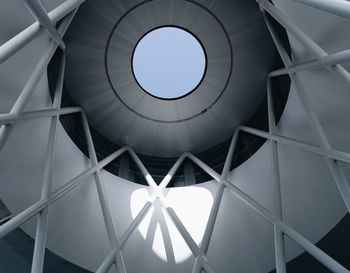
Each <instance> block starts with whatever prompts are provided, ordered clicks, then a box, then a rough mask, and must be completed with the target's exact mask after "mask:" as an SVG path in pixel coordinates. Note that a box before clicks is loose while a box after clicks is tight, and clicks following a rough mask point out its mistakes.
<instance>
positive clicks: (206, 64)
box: [131, 25, 208, 100]
mask: <svg viewBox="0 0 350 273" xmlns="http://www.w3.org/2000/svg"><path fill="white" fill-rule="evenodd" d="M162 28H175V29H180V30H182V31H184V32H186V33H187V34H189V35H191V36H192V37H193V38H194V39H195V40H196V41H197V42H198V44H199V45H200V47H201V49H202V52H203V54H204V69H203V72H202V76H201V79H200V80H199V81H198V83H197V84H196V85H195V87H193V88H191V89H190V90H187V91H185V92H182V93H183V95H180V96H176V97H161V96H157V95H155V94H153V93H152V92H151V91H150V90H147V89H146V88H144V87H143V86H142V84H141V83H140V82H139V80H138V78H137V76H136V73H135V71H134V56H135V51H136V49H137V47H138V45H139V44H140V42H141V41H142V40H143V38H145V37H146V36H147V35H148V34H150V33H152V32H154V31H156V30H159V29H162ZM207 68H208V56H207V52H206V50H205V47H204V46H203V43H202V42H201V40H200V39H199V38H198V37H197V36H196V35H195V34H194V33H193V32H191V31H190V30H188V29H186V28H184V27H181V26H177V25H162V26H158V27H155V28H153V29H151V30H149V31H147V32H146V33H145V34H144V35H142V37H141V38H140V39H139V40H138V41H137V43H136V45H135V47H134V49H133V52H132V56H131V71H132V74H133V77H134V79H135V81H136V83H137V85H138V86H139V87H140V88H141V89H142V90H143V91H144V92H146V93H147V94H148V95H150V96H152V97H154V98H157V99H160V100H178V99H182V98H184V97H187V96H188V95H190V94H192V93H193V92H194V91H195V90H197V89H198V87H199V86H200V85H201V84H202V82H203V80H204V78H205V76H206V73H207Z"/></svg>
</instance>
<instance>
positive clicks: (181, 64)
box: [132, 27, 206, 99]
mask: <svg viewBox="0 0 350 273" xmlns="http://www.w3.org/2000/svg"><path fill="white" fill-rule="evenodd" d="M132 66H133V72H134V75H135V78H136V80H137V82H138V83H139V85H140V86H141V87H142V88H143V89H144V90H145V91H146V92H148V93H149V94H151V95H153V96H155V97H158V98H162V99H175V98H179V97H182V96H184V95H186V94H188V93H190V92H192V91H193V90H194V89H196V87H197V86H198V85H199V84H200V82H201V81H202V79H203V77H204V74H205V69H206V56H205V52H204V49H203V47H202V45H201V44H200V42H199V41H198V40H197V38H195V37H194V36H193V35H192V34H190V33H189V32H187V31H185V30H183V29H181V28H178V27H162V28H158V29H155V30H153V31H151V32H149V33H148V34H146V35H145V36H144V37H143V38H142V39H141V40H140V41H139V43H138V44H137V46H136V48H135V52H134V55H133V60H132Z"/></svg>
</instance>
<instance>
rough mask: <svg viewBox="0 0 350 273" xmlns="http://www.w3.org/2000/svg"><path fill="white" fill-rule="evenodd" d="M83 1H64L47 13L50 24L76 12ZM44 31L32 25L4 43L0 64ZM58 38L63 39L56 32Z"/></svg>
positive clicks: (1, 47) (37, 25) (37, 24)
mask: <svg viewBox="0 0 350 273" xmlns="http://www.w3.org/2000/svg"><path fill="white" fill-rule="evenodd" d="M84 1H85V0H66V1H65V2H63V3H62V4H61V5H59V6H58V7H57V8H55V9H54V10H52V11H50V12H49V13H48V16H49V18H50V20H51V22H52V24H56V23H57V22H58V21H59V20H61V19H63V18H64V17H65V16H67V15H68V14H70V13H72V12H73V11H74V10H76V9H77V8H78V7H79V5H80V4H82V3H83V2H84ZM43 32H44V29H43V28H42V27H41V26H40V24H39V23H38V22H35V23H33V24H32V25H30V26H29V27H27V28H26V29H24V30H23V31H22V32H20V33H19V34H17V35H16V36H15V37H13V38H12V39H10V40H8V41H7V42H6V43H4V44H2V45H1V46H0V64H1V63H3V62H5V61H6V60H7V59H9V58H10V57H11V56H13V55H14V54H15V53H16V52H18V51H19V50H21V49H22V48H23V47H25V46H26V45H27V44H29V43H30V42H31V41H33V40H34V39H35V38H37V37H39V36H40V34H41V33H43ZM58 33H59V35H60V37H63V34H64V33H60V32H58Z"/></svg>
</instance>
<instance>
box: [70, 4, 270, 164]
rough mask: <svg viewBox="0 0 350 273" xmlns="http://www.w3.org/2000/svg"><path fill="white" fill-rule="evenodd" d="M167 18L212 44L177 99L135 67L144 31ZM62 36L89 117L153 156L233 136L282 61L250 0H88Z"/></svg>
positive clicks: (108, 134)
mask: <svg viewBox="0 0 350 273" xmlns="http://www.w3.org/2000/svg"><path fill="white" fill-rule="evenodd" d="M164 26H175V27H179V28H181V29H184V30H186V31H188V32H189V33H191V34H192V35H193V36H194V37H196V38H197V39H198V40H199V41H200V43H201V45H202V46H203V49H204V51H205V54H206V73H205V75H204V77H203V79H202V81H201V82H200V84H199V85H198V87H197V88H196V89H195V90H194V91H193V92H190V93H189V94H188V95H186V96H183V97H180V98H178V99H172V100H165V99H161V98H157V97H154V96H152V95H150V94H149V93H147V92H145V91H144V90H143V89H142V88H141V86H140V85H139V84H138V82H137V80H136V79H135V77H134V73H133V69H132V56H133V52H134V50H135V47H136V45H137V44H138V42H139V41H140V39H141V38H142V37H143V36H144V35H145V34H147V33H149V32H150V31H151V30H154V29H157V28H161V27H164ZM65 40H66V43H67V44H68V45H69V46H68V53H67V54H68V55H67V69H66V78H65V84H66V87H67V90H68V91H69V94H70V96H71V97H72V99H73V100H74V102H75V103H76V104H78V105H80V106H82V107H83V108H84V110H85V112H86V113H87V117H88V120H89V123H90V125H91V126H92V127H93V128H94V129H95V130H96V131H97V132H98V133H99V134H101V135H103V136H104V137H105V138H107V139H108V140H109V141H111V142H112V143H115V144H116V145H119V146H122V145H125V144H128V145H130V146H132V147H133V148H134V149H135V151H137V152H138V153H141V154H144V155H149V156H158V157H176V156H178V155H179V154H181V153H182V152H184V151H190V152H192V153H199V152H202V151H205V150H208V149H209V148H211V147H214V146H216V145H218V144H220V143H223V142H224V141H226V140H227V139H228V138H230V137H231V135H232V133H233V130H234V128H235V127H236V126H237V125H239V124H243V123H245V122H247V121H248V120H249V119H250V118H251V117H252V116H253V115H254V113H256V111H257V109H258V106H259V105H260V104H261V102H262V101H263V99H264V98H265V95H266V76H267V73H268V72H269V71H270V70H271V69H272V68H273V67H274V66H275V64H276V49H275V47H274V45H273V42H272V40H271V38H270V36H269V34H268V30H267V28H266V26H265V23H264V20H263V18H262V15H261V13H260V11H259V8H258V5H257V4H256V3H255V1H253V0H214V1H209V0H198V1H193V0H147V1H137V0H125V1H121V0H120V1H111V0H100V1H87V2H86V3H85V4H83V5H82V6H81V8H80V9H79V12H78V13H77V15H76V17H75V19H74V21H73V23H72V25H71V26H70V29H69V32H68V33H67V36H66V38H65Z"/></svg>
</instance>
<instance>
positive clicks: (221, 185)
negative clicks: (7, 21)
mask: <svg viewBox="0 0 350 273" xmlns="http://www.w3.org/2000/svg"><path fill="white" fill-rule="evenodd" d="M23 1H24V3H25V4H26V6H27V7H28V9H29V10H30V11H31V12H32V14H33V16H34V17H35V18H36V20H37V21H36V22H35V23H34V24H32V25H31V26H29V27H28V28H26V29H25V30H23V31H22V32H20V33H19V34H18V35H16V36H15V37H13V38H12V39H10V40H9V41H7V42H6V43H4V44H3V45H2V46H1V47H0V63H3V62H4V61H6V60H7V59H8V58H10V57H11V56H13V55H14V54H16V53H17V52H18V51H19V50H20V49H22V48H23V47H24V46H25V45H27V44H28V43H30V42H31V41H32V40H34V39H35V38H37V37H38V36H39V35H41V34H42V32H44V31H45V32H47V33H48V35H49V36H50V37H51V42H50V44H49V46H48V47H47V49H46V51H45V52H44V53H43V55H42V57H41V59H40V60H39V62H38V64H37V65H36V66H35V68H34V70H33V72H32V74H31V76H30V78H29V80H28V82H27V83H26V85H25V86H24V88H23V90H22V92H21V93H20V95H19V97H18V98H17V100H16V102H15V104H14V105H13V107H12V109H11V110H10V112H9V113H6V114H0V126H2V127H1V128H0V147H1V146H2V145H4V143H5V142H6V139H7V137H8V136H9V134H10V132H11V130H12V128H13V126H14V124H15V123H16V122H17V121H18V120H29V119H36V118H41V117H50V118H51V126H50V131H49V140H48V150H47V155H46V156H47V160H46V162H47V163H46V165H45V171H44V181H43V186H42V191H41V199H40V200H39V201H38V202H36V203H34V204H33V205H31V206H30V207H28V208H26V209H25V210H24V211H22V212H21V213H19V214H18V215H16V216H15V217H14V218H12V219H11V220H10V221H8V222H7V223H5V224H4V225H2V226H0V238H2V237H4V236H6V235H7V234H8V233H10V232H11V231H13V230H14V229H16V228H18V227H19V226H20V225H21V224H23V223H24V222H26V221H27V220H28V219H30V218H32V217H34V216H36V215H38V220H37V229H36V237H35V246H34V254H33V262H32V269H31V272H32V273H41V272H42V271H43V263H44V256H45V255H44V254H45V245H46V233H47V225H48V221H49V217H48V211H49V208H50V206H51V205H52V204H53V203H54V202H56V201H57V200H58V199H60V198H61V197H63V196H64V195H66V194H68V193H69V192H71V191H73V190H74V189H76V188H77V187H78V186H79V185H80V184H82V183H83V182H86V181H87V178H88V177H90V176H93V177H94V180H95V182H96V186H97V191H98V196H99V200H100V204H101V208H102V212H103V217H104V222H105V225H106V230H107V234H108V238H109V241H110V245H111V250H110V252H109V254H108V255H107V257H106V258H105V260H104V261H103V263H102V264H101V266H100V267H99V268H98V270H97V271H96V272H97V273H106V272H108V270H109V269H110V268H111V267H112V266H113V265H114V266H115V268H116V270H117V272H118V273H126V272H127V270H126V267H125V264H124V258H123V252H122V251H123V247H124V246H125V244H126V243H127V241H128V239H129V237H130V236H131V234H132V233H133V232H134V231H135V229H136V228H137V227H138V225H139V224H140V223H141V222H142V220H143V219H144V217H145V215H146V214H147V212H148V211H149V210H150V208H151V207H152V206H153V205H154V202H156V200H159V201H160V202H161V204H162V206H163V207H164V208H165V211H166V212H167V213H168V215H169V216H170V218H171V219H172V221H173V222H174V224H175V226H176V227H177V229H178V231H179V232H180V234H181V235H182V237H183V239H184V240H185V242H186V243H187V245H188V247H189V248H190V250H191V251H192V253H193V255H194V256H195V264H194V266H193V270H192V273H200V272H201V271H202V270H204V271H205V272H206V273H214V272H217V271H216V270H215V269H214V268H212V266H211V265H210V262H209V261H208V259H207V257H206V253H207V251H208V248H209V243H210V239H211V235H212V233H213V229H214V226H215V221H216V218H217V215H218V211H219V207H220V203H221V200H222V197H223V193H224V191H225V190H228V191H230V192H231V193H232V194H233V195H234V196H236V197H238V198H239V199H240V200H242V201H243V202H244V203H245V204H246V205H248V206H249V207H250V208H251V209H253V210H254V211H255V212H257V213H258V214H259V215H261V216H262V217H263V218H265V219H266V220H267V221H268V222H269V223H271V224H272V225H273V228H274V242H275V260H276V271H277V273H286V272H287V271H286V260H285V245H284V237H285V236H288V237H289V238H290V239H292V240H293V241H294V242H296V243H297V244H298V245H299V246H301V247H302V248H303V249H304V250H305V251H307V252H308V253H309V254H311V255H312V256H313V257H314V258H316V259H317V260H318V261H319V262H321V263H322V264H323V265H325V266H326V267H327V268H328V269H330V270H331V271H333V272H337V273H350V271H349V270H347V269H346V268H345V267H344V266H342V265H341V264H339V263H338V262H337V261H335V260H334V259H333V258H331V257H330V256H329V255H327V254H326V253H325V252H323V251H322V250H321V249H319V248H318V247H317V246H316V245H314V244H313V243H311V242H310V241H308V240H307V239H306V238H304V237H303V236H302V235H301V234H300V233H298V232H297V231H295V230H294V229H293V228H291V227H290V226H288V225H287V224H286V223H285V222H283V215H282V205H281V203H282V201H281V186H280V173H279V161H278V144H279V143H280V144H285V145H289V146H293V147H296V148H299V149H301V150H304V151H308V152H311V153H314V154H318V155H320V156H322V157H323V158H324V159H325V161H326V163H327V166H328V168H329V170H330V172H331V174H332V177H333V179H334V181H335V182H336V185H337V187H338V190H339V192H340V194H341V196H342V198H343V201H344V203H345V205H346V207H347V210H348V211H349V212H350V185H349V183H348V181H346V178H345V176H344V174H343V172H342V170H341V168H340V166H339V164H338V162H346V163H350V154H349V153H346V152H342V151H338V150H335V149H333V148H332V147H331V145H330V144H329V141H328V139H327V136H326V134H325V132H324V130H323V128H322V126H321V124H320V121H319V119H318V117H317V116H316V114H315V112H314V111H313V109H312V107H311V103H310V100H309V98H308V96H307V94H306V92H305V90H304V87H303V84H302V81H301V80H300V78H299V76H298V72H300V71H303V70H307V69H312V68H316V67H321V66H324V67H326V68H327V69H328V70H329V71H330V72H331V73H333V74H334V75H336V76H338V77H340V78H341V79H342V80H343V81H344V84H346V85H347V86H349V87H350V74H349V72H348V71H346V70H345V69H344V68H343V67H342V66H341V65H340V64H341V63H344V62H347V61H350V49H347V50H344V51H340V52H337V53H334V54H327V53H326V52H325V51H324V50H323V49H322V48H321V47H320V46H319V45H317V44H316V43H315V42H314V41H313V40H312V39H311V38H310V37H308V36H307V35H306V34H305V33H304V32H303V31H302V30H301V29H300V28H298V27H297V26H296V25H295V24H294V23H293V22H291V21H290V20H289V19H288V18H287V17H286V16H285V15H284V14H283V13H282V12H281V11H280V10H279V9H278V8H276V7H275V6H274V5H273V4H272V3H271V2H269V1H268V0H256V2H257V4H258V5H259V6H260V9H261V12H262V14H263V16H264V19H265V21H266V24H267V27H268V29H269V31H270V33H271V36H272V38H273V40H274V42H275V44H276V47H277V49H278V52H279V54H280V56H281V58H282V60H283V63H284V65H285V68H282V69H278V70H275V71H272V72H270V73H269V76H268V79H267V98H268V120H269V132H265V131H261V130H257V129H254V128H249V127H244V126H239V127H237V128H236V130H235V132H234V135H233V138H232V141H231V145H230V148H229V151H228V153H227V157H226V161H225V165H224V168H223V171H222V173H221V174H218V173H217V172H216V171H214V170H213V169H212V168H210V167H209V166H208V165H206V164H205V163H204V162H202V161H201V160H199V159H198V158H196V157H195V156H194V155H192V154H191V153H188V152H186V153H184V154H182V155H181V156H180V157H179V159H178V160H177V161H176V163H175V164H174V165H173V167H172V168H171V169H170V171H169V172H168V174H167V175H166V176H165V177H164V179H163V180H162V182H161V183H160V184H159V185H157V184H156V183H155V181H154V179H153V178H152V176H151V175H150V174H149V172H148V171H147V169H146V167H145V166H144V165H143V163H142V162H141V160H140V159H139V157H138V156H137V154H136V153H135V152H134V151H133V150H132V148H131V147H129V146H125V147H123V148H121V149H119V150H117V151H116V152H114V153H112V154H111V155H109V156H108V157H106V158H105V159H103V160H101V161H100V162H98V161H97V156H96V152H95V148H94V144H93V141H92V137H91V134H90V129H89V125H88V121H87V119H86V116H85V113H84V112H83V110H82V109H81V108H79V107H68V108H61V98H62V87H63V80H64V71H65V62H66V55H65V50H66V46H65V44H64V42H63V40H62V37H63V35H64V33H65V32H66V30H67V28H68V26H69V24H70V22H71V20H72V19H73V17H74V15H75V13H76V11H77V9H78V8H79V6H80V4H82V3H83V2H84V0H66V1H65V2H64V3H63V4H61V5H60V6H58V7H57V8H56V9H54V10H53V11H51V12H49V13H47V12H46V11H45V9H44V7H43V5H42V3H41V2H40V0H23ZM291 1H295V2H300V3H302V4H305V5H309V6H312V7H314V8H317V9H321V10H323V11H326V12H330V13H333V14H336V15H339V16H342V17H345V18H349V19H350V2H349V1H346V0H332V1H329V0H291ZM267 14H269V15H267ZM270 16H271V17H273V18H274V19H275V20H276V21H277V22H278V23H280V24H281V25H282V26H283V27H284V28H285V29H286V31H287V32H288V33H289V34H290V35H292V36H293V37H294V38H295V39H296V40H298V41H299V42H300V43H301V44H302V45H303V46H304V47H305V49H307V50H308V51H309V52H310V53H311V54H312V55H313V56H314V59H313V60H310V61H304V62H300V63H293V62H292V60H291V59H290V57H289V55H288V54H287V51H286V50H285V48H284V47H283V45H282V43H281V41H280V39H279V37H278V35H277V34H276V32H275V30H274V28H273V25H272V24H271V21H270V20H271V19H270ZM61 19H63V21H62V23H61V24H60V26H59V27H58V28H56V26H55V25H56V23H57V22H58V21H60V20H61ZM58 47H59V48H60V49H61V52H62V54H61V60H60V64H59V73H58V78H57V79H58V80H57V86H56V90H55V95H54V100H53V104H52V108H51V109H45V110H36V111H29V112H24V109H25V106H26V105H27V103H28V101H29V99H30V97H31V95H32V93H33V92H34V90H35V88H36V86H37V84H38V82H39V80H40V78H41V76H42V75H43V74H44V72H45V71H46V68H47V65H48V63H49V61H50V59H51V58H52V56H53V54H54V52H55V51H56V49H57V48H58ZM281 75H289V77H290V78H291V81H292V83H293V84H294V86H295V87H296V88H295V90H296V93H297V96H298V97H299V99H300V102H301V103H302V106H303V108H304V109H305V112H306V115H307V118H308V120H309V123H310V125H311V127H312V129H313V131H314V132H315V133H316V135H317V137H318V140H319V145H314V144H310V143H306V142H303V141H300V140H297V139H293V138H289V137H285V136H282V135H279V134H278V132H277V128H276V120H275V116H274V111H273V109H274V106H273V100H272V94H271V78H273V77H277V76H281ZM77 113H79V114H80V115H81V121H82V124H83V128H84V132H85V137H86V140H87V146H88V152H89V161H90V167H89V168H88V169H86V170H85V171H84V172H82V173H80V174H79V175H77V176H76V177H74V178H73V179H71V180H70V181H68V182H67V183H66V184H65V185H64V186H62V187H60V188H59V189H57V190H55V191H53V192H52V190H51V187H52V173H53V168H54V166H53V158H54V154H55V145H56V138H57V130H58V124H59V117H60V116H62V115H68V114H77ZM240 132H245V133H249V134H253V135H255V136H258V137H262V138H265V139H266V140H268V141H269V142H270V146H271V160H272V171H273V178H274V191H275V194H274V196H275V200H274V201H275V202H274V204H275V205H274V211H273V212H270V211H269V210H267V209H266V208H265V207H263V206H262V205H261V204H259V203H258V202H257V201H255V200H254V199H253V198H251V197H250V196H248V195H247V194H245V193H244V192H242V191H241V190H240V189H239V188H238V187H236V186H235V185H233V184H232V183H231V182H230V181H228V179H227V177H228V174H229V171H230V166H231V161H232V157H233V155H234V151H235V145H236V142H237V139H238V136H239V134H240ZM125 152H128V153H129V154H130V155H131V157H132V159H133V160H134V161H135V163H136V165H137V166H138V167H139V169H140V171H141V172H142V174H143V176H144V178H145V179H146V181H147V183H148V185H149V187H150V189H151V191H152V195H151V197H150V199H149V201H148V202H147V203H146V204H145V205H144V207H143V208H142V209H141V211H140V212H139V214H138V215H137V216H136V218H135V219H134V220H133V222H132V223H131V224H130V226H129V227H128V228H127V230H126V232H125V233H124V234H123V235H122V236H117V233H116V229H115V225H114V222H113V219H112V215H111V211H110V207H109V204H108V200H107V195H106V191H105V188H104V185H103V181H102V177H101V169H103V168H104V167H105V166H106V165H108V164H109V163H110V162H112V161H113V160H115V159H116V158H118V157H120V156H121V155H122V154H123V153H125ZM185 158H188V159H190V160H192V161H193V162H194V163H195V164H197V165H198V166H199V167H200V168H202V169H203V170H204V171H205V172H207V173H208V174H209V175H210V176H211V177H212V178H213V179H214V180H215V181H217V191H216V194H215V198H214V202H213V205H212V208H211V212H210V215H209V220H208V223H207V226H206V229H205V232H204V236H203V240H202V243H201V245H200V246H198V245H197V243H196V242H195V241H194V239H193V238H192V236H191V235H190V233H189V232H188V231H187V229H186V228H185V226H184V225H183V224H182V222H181V220H180V219H179V217H178V216H177V215H176V213H175V211H174V210H173V209H172V208H171V207H169V206H168V205H167V201H166V197H165V196H164V194H163V192H164V189H165V188H166V187H167V185H168V184H169V182H170V181H171V179H172V177H173V176H174V174H175V172H176V171H177V170H178V168H179V167H180V165H181V164H182V162H183V161H184V159H185Z"/></svg>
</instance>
